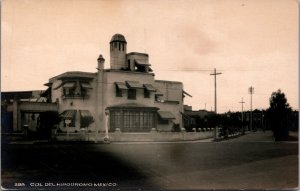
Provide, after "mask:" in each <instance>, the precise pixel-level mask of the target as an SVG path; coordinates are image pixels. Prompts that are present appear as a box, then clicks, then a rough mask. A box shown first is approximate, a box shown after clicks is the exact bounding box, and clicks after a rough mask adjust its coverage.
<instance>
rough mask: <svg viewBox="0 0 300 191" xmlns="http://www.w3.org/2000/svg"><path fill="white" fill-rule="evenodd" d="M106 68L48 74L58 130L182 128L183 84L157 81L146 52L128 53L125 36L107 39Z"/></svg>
mask: <svg viewBox="0 0 300 191" xmlns="http://www.w3.org/2000/svg"><path fill="white" fill-rule="evenodd" d="M109 48H110V69H104V64H105V59H104V58H103V57H102V55H100V56H99V58H98V59H97V61H98V62H97V65H98V66H97V72H95V73H89V72H78V71H73V72H72V71H70V72H65V73H63V74H60V75H58V76H55V77H53V78H50V79H49V82H48V83H47V84H45V85H46V86H48V90H47V92H48V96H47V97H48V99H49V100H50V102H51V103H57V105H58V112H59V114H60V117H61V119H62V120H61V122H60V124H59V125H58V131H59V132H79V131H81V130H87V131H88V132H91V133H92V132H99V133H100V132H105V131H109V132H115V131H120V132H150V131H153V130H155V131H158V132H170V131H180V130H181V129H182V128H183V122H182V112H183V97H184V95H183V94H184V93H185V92H184V91H183V84H182V83H181V82H176V81H164V80H156V79H155V75H154V73H153V70H152V69H151V67H150V66H151V65H150V64H149V56H148V54H145V53H139V52H131V53H127V41H126V39H125V37H124V36H123V35H121V34H115V35H114V36H113V37H112V39H111V41H110V46H109Z"/></svg>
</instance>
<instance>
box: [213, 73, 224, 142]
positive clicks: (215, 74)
mask: <svg viewBox="0 0 300 191" xmlns="http://www.w3.org/2000/svg"><path fill="white" fill-rule="evenodd" d="M220 74H222V73H220V72H219V73H217V71H216V69H214V73H212V74H210V75H213V76H214V77H215V113H216V114H217V75H220ZM214 134H215V135H214V138H215V139H217V127H215V133H214Z"/></svg>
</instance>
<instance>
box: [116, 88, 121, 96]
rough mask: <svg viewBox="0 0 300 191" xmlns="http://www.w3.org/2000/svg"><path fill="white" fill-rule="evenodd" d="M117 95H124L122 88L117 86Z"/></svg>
mask: <svg viewBox="0 0 300 191" xmlns="http://www.w3.org/2000/svg"><path fill="white" fill-rule="evenodd" d="M116 97H122V90H121V89H120V88H119V87H118V86H116Z"/></svg>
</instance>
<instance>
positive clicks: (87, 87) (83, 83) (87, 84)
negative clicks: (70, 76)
mask: <svg viewBox="0 0 300 191" xmlns="http://www.w3.org/2000/svg"><path fill="white" fill-rule="evenodd" d="M81 87H83V88H86V89H93V88H92V86H91V84H90V83H88V82H81Z"/></svg>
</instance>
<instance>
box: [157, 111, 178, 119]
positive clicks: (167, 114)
mask: <svg viewBox="0 0 300 191" xmlns="http://www.w3.org/2000/svg"><path fill="white" fill-rule="evenodd" d="M157 113H158V115H159V116H160V117H161V118H162V119H175V116H174V115H173V114H172V113H171V112H169V111H157Z"/></svg>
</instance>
